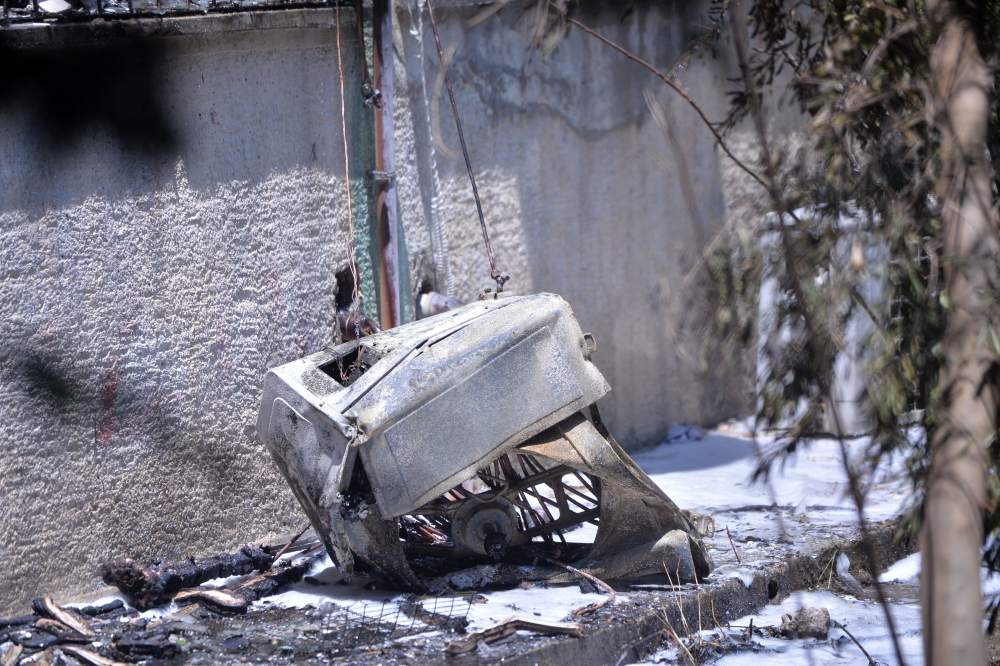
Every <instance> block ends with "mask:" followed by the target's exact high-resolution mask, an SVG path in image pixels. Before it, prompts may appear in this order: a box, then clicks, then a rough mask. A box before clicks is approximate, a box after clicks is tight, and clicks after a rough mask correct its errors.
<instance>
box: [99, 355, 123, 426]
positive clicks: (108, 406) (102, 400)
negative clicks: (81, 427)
mask: <svg viewBox="0 0 1000 666" xmlns="http://www.w3.org/2000/svg"><path fill="white" fill-rule="evenodd" d="M120 386H121V373H120V372H119V371H118V363H117V362H116V363H115V364H114V366H112V368H111V369H110V370H108V372H107V374H106V375H105V376H104V381H103V382H102V383H101V391H100V393H99V394H98V398H97V420H96V422H95V423H94V443H96V444H98V445H99V446H107V445H108V444H110V443H111V438H112V437H114V435H115V431H116V430H117V429H118V417H117V416H115V401H117V399H118V388H119V387H120Z"/></svg>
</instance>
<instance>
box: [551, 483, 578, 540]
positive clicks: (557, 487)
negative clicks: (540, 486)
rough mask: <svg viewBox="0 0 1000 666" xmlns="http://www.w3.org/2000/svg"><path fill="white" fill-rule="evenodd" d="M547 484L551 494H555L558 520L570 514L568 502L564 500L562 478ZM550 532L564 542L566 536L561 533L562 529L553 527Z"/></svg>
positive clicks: (565, 498)
mask: <svg viewBox="0 0 1000 666" xmlns="http://www.w3.org/2000/svg"><path fill="white" fill-rule="evenodd" d="M548 485H549V486H551V488H552V494H553V495H554V496H555V499H556V506H558V507H559V520H563V519H564V518H567V517H568V516H572V515H573V512H572V511H570V510H569V504H568V503H567V501H566V500H567V499H568V498H567V497H566V491H565V490H563V482H562V479H561V478H560V479H559V480H558V481H556V482H555V483H551V482H550V483H549V484H548ZM552 534H554V535H556V536H557V537H559V540H560V541H562V542H563V543H566V537H565V536H564V535H563V533H562V531H560V530H558V529H554V530H553V532H552Z"/></svg>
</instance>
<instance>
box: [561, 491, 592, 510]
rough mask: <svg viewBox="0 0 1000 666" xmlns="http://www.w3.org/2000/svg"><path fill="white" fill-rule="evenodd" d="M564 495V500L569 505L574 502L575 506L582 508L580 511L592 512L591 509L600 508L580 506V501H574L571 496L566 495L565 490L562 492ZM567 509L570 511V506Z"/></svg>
mask: <svg viewBox="0 0 1000 666" xmlns="http://www.w3.org/2000/svg"><path fill="white" fill-rule="evenodd" d="M564 488H565V487H564ZM562 495H563V498H564V499H565V500H566V502H567V503H569V502H572V503H573V504H574V505H576V506H578V507H580V509H581V510H582V511H590V510H591V509H595V508H599V507H597V506H596V505H595V506H584V505H583V504H580V503H579V502H578V501H576V500H575V499H573V498H572V497H570V496H569V495H567V494H566V493H565V490H564V491H563V492H562ZM591 503H592V504H594V503H593V502H591ZM566 508H567V509H569V505H568V504H567V507H566Z"/></svg>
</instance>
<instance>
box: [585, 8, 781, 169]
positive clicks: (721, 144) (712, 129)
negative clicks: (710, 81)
mask: <svg viewBox="0 0 1000 666" xmlns="http://www.w3.org/2000/svg"><path fill="white" fill-rule="evenodd" d="M569 22H570V23H572V24H573V25H575V26H576V27H578V28H580V29H581V30H583V31H584V32H586V33H587V34H588V35H591V36H593V37H596V38H597V39H599V40H601V41H602V42H604V43H605V44H607V45H608V46H610V47H611V48H613V49H615V50H616V51H618V52H619V53H621V54H622V55H624V56H625V57H626V58H628V59H629V60H632V61H634V62H637V63H639V64H640V65H642V66H643V67H645V68H646V69H648V70H649V71H651V72H652V73H653V74H656V75H657V76H658V77H660V78H661V79H662V80H663V82H664V83H666V84H667V85H668V86H670V87H671V88H673V89H674V91H675V92H676V93H677V94H678V95H680V96H681V97H683V98H684V101H685V102H687V103H688V104H690V105H691V108H693V109H694V110H695V112H697V114H698V117H700V118H701V120H702V122H704V123H705V127H707V128H708V131H710V132H711V133H712V136H714V137H715V141H716V142H717V143H718V144H719V147H720V148H722V150H723V152H725V153H726V155H728V156H729V159H731V160H732V161H733V162H735V163H736V164H737V166H739V167H740V168H741V169H743V170H744V171H746V172H747V174H749V175H750V177H751V178H753V179H754V180H756V181H757V182H758V183H760V184H761V185H762V186H764V187H767V184H766V183H765V182H764V181H763V179H762V178H761V177H760V176H758V175H757V174H756V173H754V172H753V170H751V169H750V167H748V166H747V165H745V164H743V162H741V161H740V160H739V158H737V157H736V155H733V152H732V151H731V150H729V147H728V146H727V145H726V142H725V141H724V140H723V139H722V136H721V135H720V134H719V132H718V131H717V130H716V129H715V126H714V125H713V124H712V121H710V120H709V119H708V117H707V116H706V115H705V112H704V111H702V110H701V107H700V106H698V103H697V102H695V101H694V100H693V99H691V96H690V95H688V94H687V93H686V92H685V91H684V89H683V88H681V87H680V86H679V85H677V84H676V83H675V82H674V81H672V80H671V79H670V77H668V76H667V75H666V74H664V73H663V72H661V71H660V70H658V69H656V68H655V67H653V66H652V65H650V64H649V63H648V62H646V61H645V60H643V59H642V58H640V57H639V56H636V55H633V54H632V53H630V52H629V51H627V50H625V49H624V48H622V47H621V46H618V44H615V43H614V42H612V41H611V40H610V39H608V38H606V37H604V36H602V35H600V34H599V33H596V32H594V31H593V30H591V29H590V28H588V27H587V26H585V25H584V24H582V23H580V22H579V21H577V20H576V19H575V18H572V17H570V18H569Z"/></svg>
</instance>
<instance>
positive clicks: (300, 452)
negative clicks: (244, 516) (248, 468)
mask: <svg viewBox="0 0 1000 666" xmlns="http://www.w3.org/2000/svg"><path fill="white" fill-rule="evenodd" d="M595 351H596V342H595V341H594V339H593V337H592V336H590V335H589V334H584V333H583V332H582V331H581V329H580V327H579V324H578V323H577V321H576V318H575V317H574V316H573V312H572V310H571V309H570V307H569V305H568V304H567V303H566V302H565V301H564V300H563V299H562V298H560V297H559V296H556V295H553V294H538V295H534V296H520V297H512V296H508V297H505V298H498V299H487V300H483V301H479V302H477V303H473V304H469V305H466V306H462V307H458V308H457V309H454V310H451V311H446V312H443V313H442V314H438V315H436V316H432V317H429V318H426V319H422V320H419V321H416V322H413V323H410V324H406V325H403V326H400V327H397V328H393V329H390V330H387V331H382V332H376V333H373V334H371V335H367V336H362V337H360V338H358V339H355V340H351V341H348V342H345V343H344V344H341V345H339V346H337V347H334V348H328V349H324V350H323V351H320V352H318V353H315V354H312V355H310V356H306V357H304V358H302V359H299V360H297V361H293V362H291V363H288V364H286V365H283V366H280V367H277V368H274V369H273V370H272V371H271V372H269V373H268V374H267V377H266V378H265V381H264V393H263V398H262V401H261V407H260V412H259V415H258V420H257V430H258V433H259V434H260V436H261V438H262V439H263V441H264V442H265V444H266V446H267V448H268V450H269V451H270V453H271V455H272V457H273V459H274V462H275V463H276V464H277V466H278V468H279V469H280V471H281V473H282V474H283V475H284V477H285V478H286V480H287V481H288V483H289V486H290V487H291V490H292V492H293V494H294V495H295V497H296V498H297V500H298V501H299V503H300V504H301V506H302V508H303V509H304V510H305V513H306V514H307V516H308V518H309V522H310V524H311V526H312V528H313V529H314V530H315V532H316V534H317V535H318V539H314V540H313V542H312V543H305V544H299V545H298V546H297V547H296V549H294V550H293V551H292V557H290V558H281V555H282V553H284V552H285V551H286V550H287V549H288V548H289V546H291V545H292V544H291V543H289V544H286V545H285V547H284V548H282V549H280V550H278V549H275V548H271V547H268V546H261V547H257V548H254V547H250V546H247V547H245V548H243V549H242V550H240V551H239V552H237V553H233V554H222V555H216V556H213V557H208V558H204V559H195V558H188V559H187V560H186V561H182V562H179V563H164V562H162V561H154V562H153V564H152V565H151V566H142V565H140V564H139V563H137V562H136V561H134V560H132V559H129V558H124V557H122V558H115V559H111V560H109V561H107V562H106V563H105V564H104V565H103V566H102V567H101V572H100V573H101V576H102V578H103V580H104V582H105V583H107V584H108V585H111V586H114V587H117V588H118V589H119V590H120V591H121V592H122V593H123V595H124V596H125V598H126V599H127V600H128V602H129V604H130V606H126V605H125V604H123V603H122V602H120V601H119V602H115V603H112V604H109V605H106V606H100V607H88V608H83V609H79V610H76V609H71V608H62V607H60V606H59V605H57V604H56V603H55V602H54V601H53V600H52V599H50V598H47V597H46V598H41V599H36V600H35V602H34V603H33V606H32V607H33V610H34V613H33V614H31V615H27V616H23V617H19V618H13V619H9V620H2V621H0V664H2V666H12V665H13V664H18V663H35V661H38V663H53V664H54V663H57V662H58V660H59V659H63V660H64V661H66V659H68V657H67V655H68V656H69V657H72V660H70V661H66V663H80V662H83V663H89V664H94V665H96V666H114V664H117V663H122V662H137V661H149V660H156V659H170V658H173V657H175V656H176V655H177V654H178V653H180V652H184V651H185V649H186V648H185V640H186V639H185V638H184V636H185V632H196V633H197V632H203V631H209V630H208V629H206V628H205V627H206V625H211V623H212V622H213V621H214V620H213V618H220V617H222V618H225V617H228V618H233V617H234V616H241V615H242V616H243V617H245V618H247V620H240V621H239V622H240V623H246V624H248V627H249V628H247V629H245V630H243V631H241V632H240V633H239V634H238V635H233V630H232V629H231V628H221V627H222V626H223V625H219V626H218V627H217V629H218V631H217V634H216V635H217V636H219V637H224V636H229V638H224V639H223V640H217V641H216V642H215V643H213V644H212V647H211V649H212V650H218V651H221V652H226V651H229V652H234V651H235V652H236V653H246V652H245V651H246V650H247V649H252V650H253V651H254V653H256V654H260V651H261V650H262V649H264V650H266V649H270V648H269V647H268V646H269V645H271V644H272V643H274V644H275V645H276V644H277V643H276V642H273V641H271V639H269V638H267V637H268V636H270V635H271V633H273V631H272V630H271V629H268V628H267V623H268V622H272V621H273V622H276V623H279V624H280V623H281V622H282V621H283V620H282V619H281V617H279V616H278V615H275V616H274V617H272V616H271V615H268V611H266V610H263V611H262V612H255V613H253V614H251V615H245V614H246V612H247V611H248V609H249V607H250V605H251V604H252V603H253V602H255V601H257V600H259V599H261V598H263V597H265V596H269V595H272V594H274V593H276V592H277V591H278V590H279V589H280V588H281V587H282V586H284V585H288V584H291V583H295V582H298V581H300V580H302V579H303V577H304V576H305V575H306V574H307V572H308V571H309V569H310V568H311V567H312V566H313V564H314V563H315V562H316V560H317V559H318V558H319V557H320V555H321V554H322V552H321V550H325V552H326V553H327V554H329V556H330V557H331V558H332V560H333V562H334V564H335V565H336V566H337V568H338V570H339V571H340V573H341V574H343V576H344V577H345V578H346V579H347V580H350V578H351V577H363V578H364V579H366V580H373V581H374V584H377V585H381V586H383V587H387V588H391V589H398V590H401V591H404V592H409V593H412V594H411V596H410V597H408V598H407V599H408V600H407V601H405V602H403V603H400V604H394V608H393V609H389V610H388V611H386V609H385V608H383V609H382V610H381V611H380V612H379V614H378V617H377V620H373V619H372V616H371V614H370V613H361V614H352V613H351V612H350V611H349V610H347V609H337V608H335V607H332V606H331V607H330V608H325V609H318V610H316V611H315V614H317V615H316V616H317V617H319V618H320V620H321V623H320V624H315V625H313V624H305V626H304V627H302V628H300V629H299V631H302V630H305V629H309V627H315V631H316V632H317V637H316V638H312V639H309V638H306V637H302V638H300V639H297V640H299V643H300V646H299V647H300V648H301V649H303V650H306V651H310V650H311V651H326V653H329V654H354V653H355V652H356V651H357V650H359V649H364V648H366V647H367V646H371V645H376V644H385V642H386V641H389V640H397V639H398V638H399V636H405V635H407V633H408V632H409V633H411V634H415V633H420V632H422V631H427V630H428V629H427V628H428V626H430V627H439V628H440V629H442V630H443V631H446V632H449V633H459V634H463V635H464V633H465V627H466V624H467V621H466V620H465V619H464V615H463V614H462V613H461V612H459V613H456V612H455V604H456V600H458V602H457V603H458V605H459V606H460V607H461V606H462V604H464V607H465V608H466V613H467V612H468V610H467V609H468V608H469V606H470V605H471V604H473V603H476V601H475V597H476V594H475V590H477V589H481V588H502V587H514V586H521V587H531V586H532V585H538V584H541V585H542V586H546V585H550V584H565V583H568V584H581V585H586V586H588V589H592V590H598V589H603V590H605V591H607V592H609V593H610V594H609V596H608V597H607V598H606V599H605V600H604V601H602V602H599V603H596V604H592V605H590V606H586V607H583V608H580V609H578V610H577V611H576V615H584V614H587V613H592V612H593V611H595V610H597V609H599V608H602V607H605V606H606V605H607V604H610V603H613V600H614V596H615V591H614V589H613V588H612V587H611V585H609V584H608V582H607V581H617V580H624V579H630V578H637V577H641V576H646V575H651V574H659V575H664V574H665V575H666V576H668V577H669V578H670V580H671V581H672V583H674V584H679V583H686V582H698V581H704V580H705V578H706V577H707V576H709V574H710V573H711V572H712V570H713V567H714V564H713V562H712V560H711V558H710V556H709V554H708V552H707V550H706V548H705V546H704V544H703V542H702V536H703V535H702V534H701V532H699V529H698V526H699V525H700V526H701V527H702V529H706V525H707V524H709V523H711V520H710V519H707V520H706V519H705V517H700V516H696V515H693V514H688V513H686V512H684V511H681V510H680V509H679V508H678V507H677V506H676V505H675V504H674V503H673V502H672V501H671V500H670V498H669V497H668V496H667V495H666V494H665V493H664V492H663V491H662V490H661V489H660V488H659V487H658V486H656V485H655V484H654V483H653V482H652V481H651V480H650V479H649V478H648V477H647V476H646V475H645V473H644V472H643V471H642V470H641V469H640V468H639V467H638V466H637V465H636V464H635V463H634V462H633V461H632V460H631V459H630V458H629V457H628V455H627V454H626V453H625V452H624V451H623V450H622V449H621V447H619V446H618V444H617V443H616V442H615V440H614V438H613V437H612V436H611V434H610V433H609V432H608V430H607V428H606V427H605V426H604V424H603V422H602V421H601V417H600V414H599V412H598V410H597V406H596V404H595V403H596V402H597V400H598V399H600V398H601V397H602V396H604V395H605V394H606V393H607V392H608V391H610V387H609V386H608V384H607V382H606V381H605V380H604V378H603V376H602V375H601V373H600V372H599V371H598V370H597V368H596V367H595V366H594V365H593V363H592V362H591V355H592V354H593V353H594V352H595ZM588 526H589V527H588ZM293 541H294V540H293ZM230 577H237V578H235V579H232V578H231V580H235V581H236V582H235V583H233V584H232V585H230V586H227V587H223V588H206V586H204V583H207V582H209V581H212V580H216V579H220V578H230ZM469 591H471V592H472V593H471V594H467V592H469ZM418 595H421V596H418ZM448 598H450V599H451V606H450V609H449V610H448V611H447V612H439V610H438V608H437V606H438V602H439V600H441V599H448ZM169 602H174V603H175V604H176V605H175V606H172V607H171V608H172V609H174V611H175V612H173V613H172V614H169V615H167V616H166V617H163V618H161V619H159V620H156V621H149V620H147V619H145V618H143V617H141V616H140V615H139V613H138V610H145V609H149V608H153V607H162V606H163V605H164V604H167V603H169ZM428 604H433V606H432V607H428ZM251 618H252V620H251ZM304 619H305V618H303V620H304ZM229 621H230V623H232V622H233V620H231V619H230V620H229ZM300 624H303V623H302V622H300ZM584 626H585V625H581V624H576V623H574V622H568V623H567V622H561V623H559V622H555V623H553V622H544V621H541V620H539V619H538V618H530V617H528V618H526V617H518V616H514V617H511V618H508V619H507V620H504V621H503V622H500V623H498V624H497V625H496V626H494V627H490V628H488V629H486V630H484V631H481V632H477V633H475V634H469V635H468V636H464V637H461V638H456V639H454V640H452V641H449V642H448V643H447V644H446V645H445V652H446V654H450V655H460V654H464V653H466V652H468V651H470V650H473V649H477V647H478V648H479V649H482V646H484V645H488V644H489V643H491V642H494V641H500V640H502V639H504V638H505V637H507V636H509V635H511V634H512V633H514V632H515V631H517V630H518V629H522V628H528V629H532V630H533V631H539V632H543V633H547V634H555V635H560V634H561V635H569V636H578V635H580V632H582V631H583V630H584ZM254 632H256V633H254ZM269 632H271V633H269ZM245 636H250V637H251V638H253V640H254V641H256V644H255V645H254V646H253V648H248V642H247V639H246V638H245ZM187 649H189V648H187ZM241 651H242V652H241ZM60 655H62V656H60ZM26 656H31V660H30V661H29V662H25V658H26ZM36 656H37V658H36ZM39 660H40V661H39Z"/></svg>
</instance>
